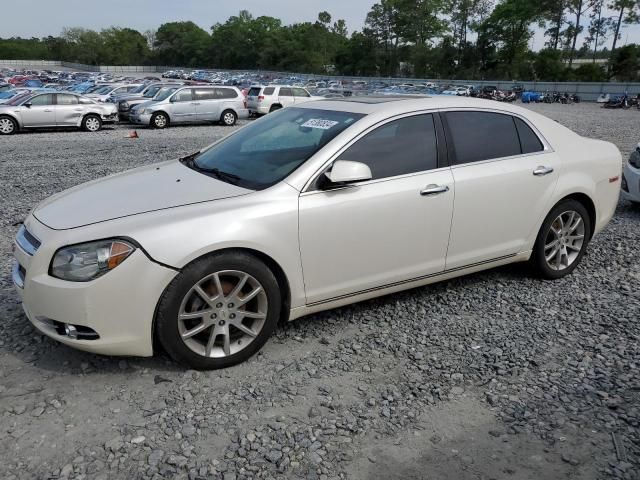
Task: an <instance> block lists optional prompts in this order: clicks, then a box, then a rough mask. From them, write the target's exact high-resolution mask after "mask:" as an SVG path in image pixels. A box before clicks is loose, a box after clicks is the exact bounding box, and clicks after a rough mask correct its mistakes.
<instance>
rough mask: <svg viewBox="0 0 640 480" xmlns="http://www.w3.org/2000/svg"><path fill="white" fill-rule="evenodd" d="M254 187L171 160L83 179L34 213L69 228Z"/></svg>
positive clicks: (51, 223)
mask: <svg viewBox="0 0 640 480" xmlns="http://www.w3.org/2000/svg"><path fill="white" fill-rule="evenodd" d="M251 192H252V190H247V189H244V188H241V187H237V186H235V185H231V184H228V183H225V182H222V181H220V180H216V179H214V178H211V177H209V176H207V175H203V174H202V173H199V172H196V171H194V170H191V169H190V168H188V167H186V166H184V165H183V164H182V163H180V162H179V161H178V160H171V161H168V162H163V163H158V164H154V165H149V166H146V167H140V168H137V169H134V170H130V171H128V172H123V173H119V174H116V175H112V176H110V177H106V178H103V179H99V180H94V181H93V182H89V183H85V184H83V185H78V186H77V187H74V188H71V189H69V190H66V191H64V192H61V193H58V194H56V195H54V196H52V197H49V198H48V199H47V200H45V201H44V202H42V203H41V204H40V205H38V206H37V207H36V208H35V209H34V211H33V215H34V217H36V218H37V219H38V220H39V221H40V222H42V223H43V224H45V225H47V226H48V227H50V228H53V229H54V230H66V229H70V228H77V227H82V226H86V225H91V224H94V223H100V222H106V221H108V220H114V219H116V218H122V217H128V216H131V215H139V214H142V213H147V212H153V211H157V210H164V209H167V208H175V207H180V206H183V205H190V204H194V203H202V202H210V201H214V200H221V199H224V198H231V197H237V196H240V195H246V194H248V193H251Z"/></svg>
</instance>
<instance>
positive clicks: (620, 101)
mask: <svg viewBox="0 0 640 480" xmlns="http://www.w3.org/2000/svg"><path fill="white" fill-rule="evenodd" d="M602 108H622V109H624V110H628V109H629V108H631V104H630V102H629V97H628V96H627V94H626V93H625V94H624V95H622V96H619V97H615V98H613V99H612V100H609V101H608V102H607V103H604V104H603V105H602Z"/></svg>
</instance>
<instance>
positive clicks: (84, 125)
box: [82, 114, 102, 133]
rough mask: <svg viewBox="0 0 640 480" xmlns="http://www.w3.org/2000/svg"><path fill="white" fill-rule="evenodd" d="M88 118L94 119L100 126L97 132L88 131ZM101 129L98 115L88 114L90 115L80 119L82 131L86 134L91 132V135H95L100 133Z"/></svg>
mask: <svg viewBox="0 0 640 480" xmlns="http://www.w3.org/2000/svg"><path fill="white" fill-rule="evenodd" d="M90 118H95V119H96V120H98V124H99V125H100V126H99V127H98V130H89V129H88V128H87V121H88V120H89V119H90ZM101 128H102V120H101V119H100V117H99V116H98V115H93V114H90V115H86V116H85V117H84V118H83V119H82V129H83V130H84V131H86V132H93V133H95V132H98V131H100V129H101Z"/></svg>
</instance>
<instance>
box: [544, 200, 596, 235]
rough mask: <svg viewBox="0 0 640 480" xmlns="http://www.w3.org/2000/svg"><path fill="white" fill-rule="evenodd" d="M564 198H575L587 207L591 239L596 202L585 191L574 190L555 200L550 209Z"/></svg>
mask: <svg viewBox="0 0 640 480" xmlns="http://www.w3.org/2000/svg"><path fill="white" fill-rule="evenodd" d="M565 200H575V201H577V202H579V203H580V204H582V206H583V207H584V208H586V209H587V213H588V214H589V220H591V229H590V231H589V240H591V238H593V234H594V232H595V228H596V204H595V203H594V202H593V200H592V199H591V197H590V196H589V195H587V194H586V193H582V192H575V193H571V194H569V195H566V196H564V197H562V198H561V199H560V200H559V201H557V202H556V204H555V205H554V206H553V207H552V208H551V210H553V209H554V208H555V207H556V205H558V204H559V203H560V202H563V201H565ZM551 210H549V211H551Z"/></svg>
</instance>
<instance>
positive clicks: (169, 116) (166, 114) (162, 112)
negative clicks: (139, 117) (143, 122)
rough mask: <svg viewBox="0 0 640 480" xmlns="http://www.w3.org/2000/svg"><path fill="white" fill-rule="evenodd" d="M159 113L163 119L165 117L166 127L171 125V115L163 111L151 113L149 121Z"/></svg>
mask: <svg viewBox="0 0 640 480" xmlns="http://www.w3.org/2000/svg"><path fill="white" fill-rule="evenodd" d="M159 113H161V114H163V115H164V116H165V117H167V125H169V124H170V123H171V115H169V114H168V113H167V112H166V111H165V110H156V111H155V112H153V113H152V114H151V120H150V121H153V117H154V116H156V115H158V114H159Z"/></svg>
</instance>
